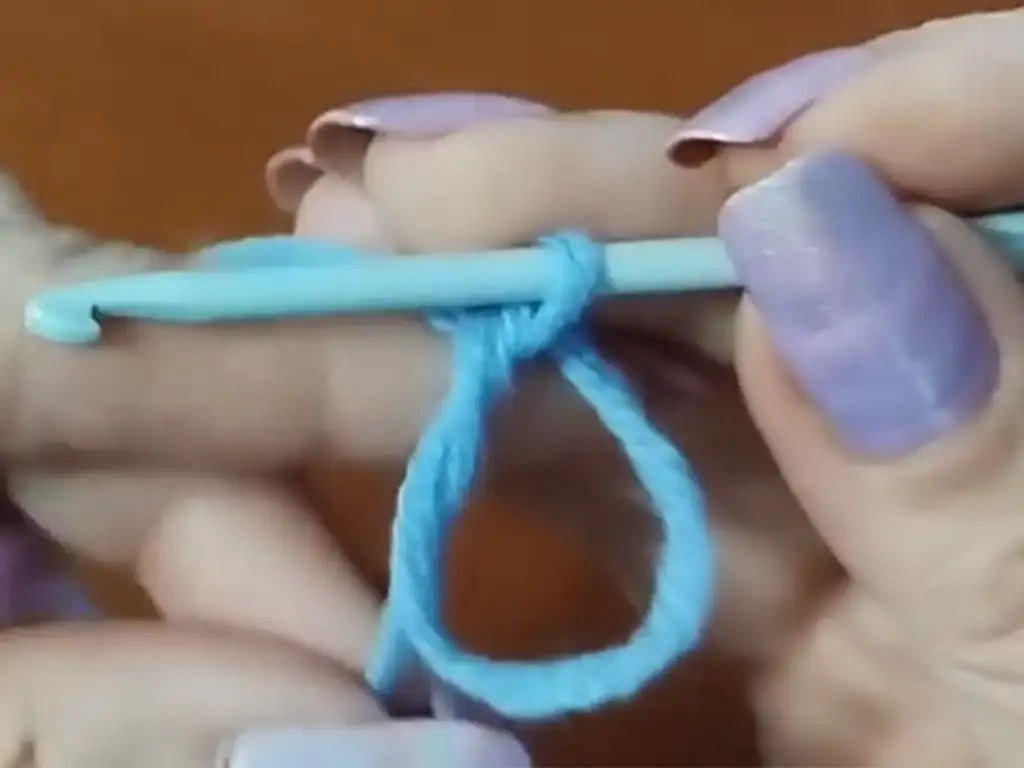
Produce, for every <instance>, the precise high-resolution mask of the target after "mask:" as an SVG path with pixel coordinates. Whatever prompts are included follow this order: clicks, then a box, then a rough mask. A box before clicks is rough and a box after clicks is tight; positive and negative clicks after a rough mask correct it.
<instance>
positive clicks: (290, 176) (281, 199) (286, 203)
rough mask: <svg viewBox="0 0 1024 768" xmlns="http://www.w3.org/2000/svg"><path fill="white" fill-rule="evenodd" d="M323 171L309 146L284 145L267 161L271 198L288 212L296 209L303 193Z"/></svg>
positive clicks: (267, 180)
mask: <svg viewBox="0 0 1024 768" xmlns="http://www.w3.org/2000/svg"><path fill="white" fill-rule="evenodd" d="M322 175H323V170H322V169H321V168H319V167H318V165H317V160H316V158H315V157H314V156H313V152H312V150H310V149H309V148H308V147H288V148H286V149H282V150H281V151H280V152H278V153H277V154H276V155H274V156H273V157H271V158H270V160H268V161H267V167H266V172H265V176H266V183H267V190H268V191H269V192H270V198H271V200H273V201H274V204H275V205H277V207H278V208H279V209H281V210H282V211H283V212H285V213H292V214H293V213H295V211H296V210H298V207H299V203H301V202H302V198H303V196H304V195H305V194H306V193H307V192H308V191H309V188H310V187H312V186H313V184H315V183H316V181H317V179H319V178H320V177H321V176H322Z"/></svg>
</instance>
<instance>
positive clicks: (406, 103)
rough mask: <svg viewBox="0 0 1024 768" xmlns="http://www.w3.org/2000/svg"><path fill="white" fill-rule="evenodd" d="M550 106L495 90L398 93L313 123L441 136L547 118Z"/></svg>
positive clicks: (363, 103) (360, 104) (326, 115)
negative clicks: (473, 127)
mask: <svg viewBox="0 0 1024 768" xmlns="http://www.w3.org/2000/svg"><path fill="white" fill-rule="evenodd" d="M551 113H552V110H551V109H550V108H549V107H546V106H544V105H543V104H538V103H536V102H533V101H527V100H525V99H520V98H516V97H513V96H502V95H500V94H494V93H468V92H450V93H428V94H416V95H412V96H394V97H388V98H381V99H372V100H369V101H362V102H358V103H356V104H350V105H349V106H347V107H343V108H342V109H338V110H332V111H330V112H326V113H324V114H323V115H321V116H320V117H319V118H317V120H316V121H314V123H313V127H312V128H311V131H316V130H317V129H318V126H320V125H323V124H324V123H332V124H334V125H337V126H341V125H344V126H347V127H349V128H358V129H362V130H366V131H376V132H380V133H387V134H395V135H402V136H440V135H444V134H446V133H451V132H453V131H458V130H461V129H463V128H466V127H468V126H471V125H475V124H477V123H483V122H491V121H495V120H508V119H514V118H524V117H544V116H546V115H549V114H551Z"/></svg>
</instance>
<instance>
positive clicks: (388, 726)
mask: <svg viewBox="0 0 1024 768" xmlns="http://www.w3.org/2000/svg"><path fill="white" fill-rule="evenodd" d="M220 763H221V765H222V766H225V767H226V768H300V767H301V768H341V766H360V767H361V768H391V766H403V767H404V768H438V767H439V766H446V767H450V768H530V758H529V756H528V755H527V753H526V750H525V749H523V747H522V746H521V745H520V744H519V743H518V742H517V741H516V740H515V739H513V738H512V737H510V736H507V735H505V734H502V733H499V732H496V731H489V730H486V729H484V728H480V727H478V726H474V725H469V724H467V723H455V722H447V723H440V722H436V721H432V720H415V721H414V720H404V721H391V722H388V723H381V724H374V725H363V726H354V727H352V728H349V729H336V730H335V729H320V730H317V729H279V730H267V731H253V732H250V733H246V734H243V735H242V736H241V737H239V738H238V739H237V740H236V741H235V742H234V743H233V744H232V745H231V746H230V747H229V749H228V750H225V752H224V754H223V756H222V757H221V760H220Z"/></svg>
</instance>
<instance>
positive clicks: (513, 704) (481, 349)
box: [367, 234, 714, 720]
mask: <svg viewBox="0 0 1024 768" xmlns="http://www.w3.org/2000/svg"><path fill="white" fill-rule="evenodd" d="M541 245H542V246H543V247H545V248H546V250H547V252H548V253H549V254H550V256H551V258H552V260H554V261H555V262H556V264H557V266H558V279H557V280H556V281H555V284H554V285H552V286H551V292H550V295H549V296H548V297H547V299H546V300H544V301H543V302H541V303H540V304H539V305H537V306H522V305H517V306H507V307H503V308H497V309H493V310H472V311H463V312H457V313H451V314H443V315H437V316H434V317H433V318H432V322H433V324H434V326H435V327H437V328H438V329H440V330H442V331H443V332H446V333H448V334H449V335H450V336H451V337H452V341H453V345H454V371H453V376H452V385H451V389H450V391H449V392H448V395H447V397H446V398H445V400H444V402H443V404H442V406H441V408H440V410H439V412H438V413H437V415H436V417H435V418H434V421H433V422H432V423H431V424H430V426H429V427H428V428H427V429H426V431H425V432H424V433H423V435H422V437H421V439H420V442H419V445H418V446H417V448H416V449H415V451H414V453H413V455H412V458H411V459H410V461H409V465H408V469H407V474H406V477H405V481H404V482H403V484H402V487H401V490H400V491H399V496H398V512H397V516H396V518H395V521H394V528H393V532H392V545H391V546H392V549H391V587H390V592H389V598H388V603H387V606H386V608H385V613H384V620H383V625H382V629H381V634H380V637H379V640H378V647H377V651H376V658H375V659H374V661H373V663H372V664H371V667H370V670H369V671H368V673H367V678H368V680H369V682H370V684H371V686H372V687H373V688H374V689H375V690H377V691H378V692H379V693H381V694H383V695H387V694H388V693H389V692H391V691H393V690H394V689H395V687H396V686H397V685H398V684H399V683H400V678H401V676H402V675H403V674H404V673H405V672H406V671H407V670H408V669H409V668H411V667H413V665H415V664H416V663H417V662H422V663H423V664H425V665H426V667H427V668H428V669H429V671H430V673H431V674H432V675H433V676H434V677H436V678H438V679H440V680H442V681H444V682H445V683H446V684H448V685H449V686H452V687H453V688H454V689H456V690H458V691H460V692H461V693H462V694H464V695H466V696H468V697H470V698H472V699H476V700H478V701H480V702H483V703H485V704H486V705H488V706H489V707H490V708H491V709H492V710H494V711H495V712H497V713H499V714H500V715H504V716H506V717H509V718H513V719H517V720H543V719H549V718H554V717H558V716H561V715H566V714H570V713H573V712H580V711H589V710H593V709H596V708H598V707H600V706H602V705H604V704H607V703H610V702H613V701H616V700H621V699H627V698H630V697H632V696H633V695H635V694H636V693H637V692H638V691H639V690H640V689H641V688H642V687H643V686H644V685H645V684H646V683H647V682H649V681H650V680H652V679H653V678H655V677H657V676H658V675H660V674H661V673H663V672H664V671H665V670H666V669H667V668H668V667H670V666H671V665H672V663H673V662H674V661H675V660H676V659H678V658H679V657H680V656H682V655H683V654H685V653H687V652H688V651H689V650H690V649H692V648H693V647H694V646H695V645H696V644H697V643H698V642H699V640H700V638H701V635H702V632H703V628H704V626H705V624H706V622H707V620H708V617H709V614H710V612H711V608H712V597H713V594H712V593H713V584H712V581H713V570H714V563H713V552H712V547H711V540H710V537H709V535H708V531H707V528H706V519H705V505H704V498H703V493H702V491H701V489H700V485H699V483H698V482H697V480H696V478H695V477H694V475H693V473H692V471H691V469H690V467H689V465H688V463H687V462H686V460H685V459H684V458H683V457H682V456H681V455H680V453H679V452H678V451H677V450H676V449H675V447H674V446H673V445H672V444H671V443H670V442H669V441H668V439H666V438H665V437H664V435H662V434H661V433H660V432H659V431H658V430H657V429H656V428H654V427H653V426H652V425H651V424H649V423H648V421H647V420H646V417H645V415H644V412H643V407H642V405H641V404H640V403H639V401H638V400H637V399H636V398H635V397H634V396H633V395H632V393H631V392H630V390H629V387H628V385H627V384H626V382H625V380H624V379H623V377H622V376H621V375H620V374H619V373H618V372H617V371H616V370H615V369H614V368H612V367H611V366H609V365H608V364H607V363H605V362H604V361H603V360H602V359H601V357H600V356H599V355H598V353H597V352H596V350H595V349H594V347H593V346H592V344H591V343H590V340H589V338H588V336H587V334H586V332H585V331H584V330H583V328H582V327H581V325H580V320H581V318H582V316H583V313H584V312H585V310H586V308H587V305H588V303H589V301H590V299H591V298H592V297H593V296H594V295H595V293H596V291H597V289H598V288H599V287H600V285H601V281H602V278H603V273H602V265H603V264H604V259H603V258H602V253H601V249H600V246H599V245H597V244H596V243H594V242H593V241H591V240H589V239H588V238H586V237H585V236H582V235H579V234H562V235H557V236H554V237H550V238H547V239H545V240H543V241H542V243H541ZM541 354H546V355H548V356H550V357H551V358H553V360H554V361H555V362H556V363H557V365H558V368H559V370H560V371H561V374H562V375H563V376H564V377H565V378H566V379H567V380H568V381H569V383H570V384H572V386H574V387H575V388H576V389H577V390H578V391H579V393H580V395H581V396H582V397H583V398H584V399H585V400H586V401H587V402H588V403H589V404H590V406H591V407H592V408H593V409H594V412H595V413H596V414H597V416H598V417H599V418H600V419H601V420H602V421H603V422H604V424H605V426H606V427H607V428H608V430H609V431H610V432H611V434H612V435H613V436H614V437H615V438H616V439H617V440H618V442H619V443H620V445H621V447H622V450H623V452H624V453H625V455H626V458H627V459H628V460H629V462H630V464H631V465H632V467H633V469H634V471H635V472H636V475H637V478H638V480H639V481H640V483H641V484H642V485H643V487H644V488H645V489H646V491H647V492H648V494H649V496H650V500H651V502H652V506H653V508H654V510H655V511H656V513H657V515H658V517H659V518H660V520H661V523H662V527H663V543H662V547H661V550H660V553H659V555H658V557H657V560H656V563H655V583H654V592H653V597H652V599H651V603H650V607H649V609H648V612H647V615H646V616H645V618H644V620H643V622H642V623H641V625H640V626H639V627H638V628H637V629H636V630H635V631H634V633H633V634H632V636H631V637H630V638H629V640H628V641H627V642H626V643H624V644H623V645H621V646H616V647H611V648H607V649H604V650H600V651H596V652H592V653H585V654H582V655H577V656H569V657H562V658H554V659H549V660H546V661H542V662H509V661H495V660H491V659H488V658H486V657H483V656H480V655H476V654H472V653H467V652H465V651H463V650H461V649H460V648H458V647H457V646H456V644H455V643H454V641H453V640H452V638H451V637H450V635H449V634H448V633H447V632H446V631H445V629H444V627H443V626H442V618H441V598H442V594H443V589H442V584H441V574H442V573H443V571H444V568H443V559H444V553H445V552H446V550H447V546H446V544H447V542H446V539H447V536H448V533H449V531H450V529H451V527H452V524H453V523H454V521H455V518H456V517H457V516H458V515H459V513H460V512H461V511H462V506H463V502H464V500H465V498H466V496H467V494H468V492H469V491H470V488H471V485H472V483H473V480H474V477H475V475H476V471H477V469H478V466H479V464H480V459H481V455H482V453H483V442H484V437H485V434H486V418H487V414H488V409H489V407H490V406H491V405H492V403H493V402H494V401H495V400H496V399H497V398H498V397H499V396H500V395H502V394H503V393H505V392H506V391H508V390H509V389H510V388H511V387H512V385H513V375H514V372H515V367H516V365H517V364H518V363H520V362H522V361H526V360H529V359H531V358H535V357H537V356H539V355H541Z"/></svg>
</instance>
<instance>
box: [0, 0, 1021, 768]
mask: <svg viewBox="0 0 1024 768" xmlns="http://www.w3.org/2000/svg"><path fill="white" fill-rule="evenodd" d="M1014 5H1016V3H1012V2H989V3H984V2H972V1H971V0H829V1H826V0H715V1H714V2H712V1H711V0H636V1H635V2H625V1H624V0H553V1H552V0H543V1H542V0H518V2H514V3H497V2H480V0H420V1H419V2H417V1H415V0H377V2H346V0H248V2H232V3H227V2H221V3H217V2H211V0H95V1H94V2H82V0H36V2H34V3H8V6H9V7H8V9H7V10H6V12H5V14H4V21H3V24H0V165H2V166H6V167H7V168H8V169H10V170H13V171H14V172H16V173H17V174H19V175H20V177H21V179H22V180H23V182H24V183H25V184H26V186H27V187H28V188H29V190H30V192H31V193H32V194H33V196H34V197H35V198H36V199H37V200H38V201H40V202H41V203H42V204H43V206H44V207H45V208H46V210H47V211H48V212H49V213H50V214H51V216H55V217H58V218H61V219H64V220H67V221H70V222H73V223H76V224H79V225H82V226H85V227H88V228H90V229H92V230H94V231H96V232H98V233H101V234H104V235H116V236H118V237H128V238H134V239H137V240H140V241H144V242H149V243H155V244H160V245H163V246H166V247H183V246H187V245H194V244H196V243H198V242H200V241H205V240H208V239H210V238H220V237H227V236H232V235H238V234H244V233H251V232H254V231H260V230H266V229H269V228H273V227H280V226H284V222H282V221H280V220H279V219H277V218H276V216H275V215H274V214H273V213H272V211H271V209H270V207H269V205H268V203H267V200H266V199H265V196H264V193H263V189H262V182H261V179H262V176H261V174H262V167H263V162H264V160H265V158H266V157H267V156H268V155H269V154H270V153H271V152H272V151H274V150H275V149H277V148H278V147H280V146H283V145H284V144H286V143H289V142H290V141H292V140H294V139H296V138H298V137H299V136H300V132H301V131H302V129H303V128H304V127H305V125H306V124H307V121H308V119H309V118H310V117H311V116H312V115H314V114H316V113H317V112H318V111H319V110H320V109H322V108H323V107H325V106H328V105H331V104H336V103H343V102H345V101H348V100H351V99H354V98H358V97H362V96H366V95H371V94H374V95H376V94H380V93H384V92H409V91H419V90H440V89H479V90H493V91H502V92H511V93H519V94H523V95H526V96H530V97H533V98H535V99H538V100H541V101H546V102H551V103H555V104H558V105H563V106H566V107H583V106H614V107H624V108H639V109H644V108H650V109H657V110H661V111H677V112H685V111H687V110H691V109H693V108H695V107H698V106H699V105H701V104H702V103H704V102H706V101H707V100H708V99H710V98H713V97H714V96H715V95H716V94H718V93H720V92H721V91H722V90H723V89H725V88H727V87H729V86H730V85H731V84H734V83H735V82H736V81H737V80H739V79H740V78H742V77H744V76H746V75H749V74H752V73H753V72H755V71H757V70H758V69H761V68H764V67H766V66H769V65H772V64H776V63H780V62H781V61H783V60H785V59H786V58H788V57H791V56H793V55H795V54H799V53H802V52H805V51H807V50H809V49H813V48H820V47H827V46H831V45H835V44H841V43H848V42H855V41H858V40H860V39H863V38H865V37H868V36H870V35H872V34H875V33H877V32H881V31H885V30H889V29H893V28H897V27H900V26H905V25H908V24H913V23H917V22H920V21H922V20H925V19H927V18H931V17H938V16H944V15H950V14H954V13H959V12H965V11H968V10H977V9H982V8H1000V7H1003V8H1005V7H1012V6H1014ZM332 484H333V485H334V486H335V487H338V486H344V487H345V489H346V493H345V496H346V497H347V498H348V499H349V501H350V502H351V499H352V498H353V496H354V495H358V496H360V497H361V498H362V499H363V503H362V504H360V507H361V508H363V509H366V508H368V507H371V508H376V509H379V510H381V511H382V513H381V514H379V515H376V516H369V519H371V520H373V521H375V522H372V523H367V522H366V520H365V519H362V520H352V519H347V518H346V517H345V516H344V514H343V510H340V509H338V510H335V512H334V514H332V515H331V520H332V525H333V527H334V528H335V530H336V531H338V532H339V534H340V535H341V536H342V538H344V539H345V540H346V543H347V544H348V545H349V546H350V547H351V548H352V550H353V553H354V556H355V557H356V559H357V560H358V561H359V562H360V564H361V565H363V566H364V567H365V569H366V570H367V572H368V573H370V574H371V575H372V576H373V578H374V580H375V581H377V582H378V583H379V582H380V581H381V579H382V578H383V568H384V553H385V550H386V538H385V534H386V526H385V524H384V519H385V515H384V514H383V511H385V510H387V509H388V508H389V505H390V495H391V493H392V491H393V478H391V477H387V476H383V475H380V474H377V473H373V472H369V471H367V472H354V471H348V472H347V473H346V474H344V475H343V476H336V477H335V478H334V479H333V481H332ZM353 488H356V489H358V492H357V493H354V492H353ZM348 508H351V503H350V504H349V505H348ZM460 543H461V546H459V547H458V553H457V557H456V560H457V567H456V578H455V583H456V586H455V589H454V592H455V594H454V595H453V599H452V611H453V622H454V623H455V624H456V625H457V626H458V627H459V629H460V631H461V632H462V634H464V635H465V636H467V637H472V638H473V639H475V640H476V641H477V643H480V644H484V645H486V646H487V647H489V648H492V649H495V650H502V651H504V652H517V653H529V652H533V653H536V652H539V651H542V650H544V649H551V648H557V647H559V646H563V645H565V644H566V643H568V642H571V643H577V642H580V641H581V639H582V640H593V639H595V638H598V637H606V636H608V634H609V633H610V632H614V631H616V629H621V627H622V625H623V622H624V621H627V620H628V618H627V612H626V611H625V609H624V607H623V606H622V605H620V604H619V601H617V599H615V598H614V593H613V591H611V590H609V588H608V585H607V584H606V583H605V581H604V579H602V578H601V577H600V576H599V575H598V574H597V573H595V572H594V570H593V569H592V568H590V567H588V566H587V565H586V563H584V562H583V560H582V558H581V557H580V556H579V554H578V553H576V552H575V551H573V549H572V547H571V546H570V544H569V543H568V542H564V541H558V540H556V539H553V538H551V537H550V536H549V535H546V534H544V533H542V532H538V531H536V530H531V529H528V528H527V527H526V523H525V522H524V521H522V520H521V519H520V518H519V517H518V516H516V515H515V514H514V511H511V512H510V511H509V510H507V509H503V508H501V507H500V506H499V505H498V504H496V503H495V504H492V505H490V506H489V508H488V509H487V510H485V512H484V514H478V515H476V516H475V519H474V523H473V525H471V526H469V527H468V528H467V530H466V531H464V532H463V536H462V537H461V542H460ZM525 552H528V553H529V566H528V567H524V566H523V565H521V560H519V559H518V557H517V555H518V554H519V553H525ZM458 574H462V575H463V576H464V578H461V579H460V578H458ZM459 584H465V585H467V587H468V586H469V585H471V586H472V589H469V588H463V589H459ZM100 588H101V589H102V590H103V592H104V595H105V599H106V600H107V602H108V604H109V603H110V596H111V594H114V592H116V593H117V597H116V598H115V599H114V600H113V603H114V604H115V606H116V607H117V608H119V609H120V610H126V609H127V606H128V605H129V603H128V602H126V598H125V597H124V595H123V590H114V592H112V591H111V589H110V585H109V584H106V583H104V584H100ZM494 606H498V607H499V608H498V609H495V608H494ZM706 679H707V678H705V677H701V678H700V679H695V678H694V676H693V675H688V674H686V673H685V672H681V673H680V674H678V675H675V676H673V677H672V678H671V679H669V680H666V681H664V682H663V683H662V684H661V685H659V686H658V689H657V690H655V691H651V692H649V693H648V694H647V695H646V696H644V697H643V698H642V699H641V700H640V701H638V702H636V703H635V704H634V705H632V706H631V707H629V708H627V709H625V710H616V711H614V712H609V713H606V714H604V715H602V716H600V717H595V718H587V719H586V720H585V721H575V722H573V723H569V724H564V725H562V726H560V727H558V728H555V729H552V732H551V733H549V734H547V736H546V737H545V738H544V739H543V740H542V756H543V760H544V762H545V764H548V765H550V764H554V763H557V764H560V765H569V764H574V765H611V764H621V765H627V764H631V765H654V764H657V765H681V764H707V762H710V761H716V762H718V763H719V764H721V763H723V762H729V764H735V765H741V764H744V763H745V762H746V764H750V761H751V760H752V759H753V758H752V757H751V756H750V754H749V752H748V751H747V749H748V744H747V743H746V740H745V739H744V738H742V736H743V735H744V734H746V735H749V730H748V729H747V727H746V726H747V724H745V723H743V722H741V721H738V720H731V721H729V722H732V723H733V724H734V726H735V727H731V728H727V729H725V730H723V729H721V728H719V729H718V730H714V729H709V728H708V726H707V723H710V722H712V721H713V720H715V718H716V715H718V716H719V717H720V712H719V709H720V708H721V707H720V706H719V705H720V704H721V706H725V705H724V704H722V702H724V701H725V700H726V699H727V698H728V696H727V695H726V692H725V691H724V689H723V687H722V686H723V683H722V678H721V676H715V677H714V681H715V682H714V685H713V686H712V687H710V688H708V689H707V690H706V691H704V692H702V693H701V694H700V695H697V696H694V695H693V692H694V690H695V687H699V686H701V685H711V684H710V683H705V682H702V681H703V680H706ZM698 689H699V688H698ZM698 733H699V734H701V735H702V737H703V738H701V739H697V738H696V737H695V734H698ZM716 733H718V734H721V736H720V738H718V737H715V736H714V734H716ZM709 734H710V737H709ZM709 738H710V741H712V742H716V748H715V749H714V750H713V751H710V752H709V751H704V747H701V748H700V749H698V748H697V747H696V746H694V745H696V744H698V743H701V744H706V742H708V741H709ZM712 755H714V756H712Z"/></svg>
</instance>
